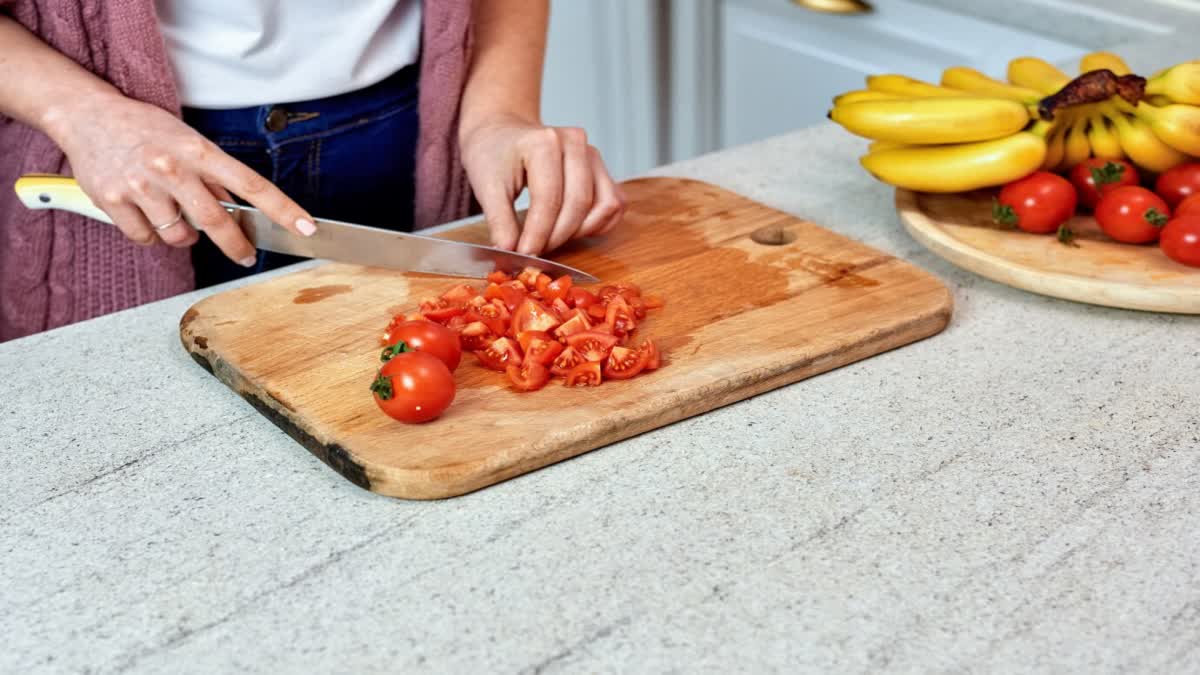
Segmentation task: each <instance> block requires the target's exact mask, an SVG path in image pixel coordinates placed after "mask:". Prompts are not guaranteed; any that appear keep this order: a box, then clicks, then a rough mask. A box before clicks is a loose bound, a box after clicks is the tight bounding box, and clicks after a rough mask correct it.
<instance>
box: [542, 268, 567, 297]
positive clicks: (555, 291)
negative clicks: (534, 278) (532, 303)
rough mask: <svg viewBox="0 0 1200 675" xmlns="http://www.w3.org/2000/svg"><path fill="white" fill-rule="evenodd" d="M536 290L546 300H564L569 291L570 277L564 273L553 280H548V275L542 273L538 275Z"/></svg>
mask: <svg viewBox="0 0 1200 675" xmlns="http://www.w3.org/2000/svg"><path fill="white" fill-rule="evenodd" d="M537 290H538V293H541V295H542V298H543V299H545V300H546V302H554V301H555V300H563V301H564V302H565V301H566V300H567V298H568V296H569V295H570V292H571V277H569V276H565V275H564V276H561V277H559V278H557V279H555V280H554V281H550V277H548V276H546V275H545V274H543V275H541V276H539V277H538V282H537Z"/></svg>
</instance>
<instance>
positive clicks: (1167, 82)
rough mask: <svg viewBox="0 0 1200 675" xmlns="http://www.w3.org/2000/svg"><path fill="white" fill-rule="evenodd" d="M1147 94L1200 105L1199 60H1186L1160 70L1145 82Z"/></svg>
mask: <svg viewBox="0 0 1200 675" xmlns="http://www.w3.org/2000/svg"><path fill="white" fill-rule="evenodd" d="M1146 95H1147V96H1165V97H1167V98H1168V99H1170V100H1171V101H1172V102H1174V103H1187V104H1189V105H1200V62H1196V61H1188V62H1187V63H1181V64H1179V65H1177V66H1172V67H1170V68H1168V69H1167V70H1165V71H1161V72H1160V73H1158V74H1157V75H1155V76H1154V77H1151V78H1150V79H1149V80H1147V82H1146Z"/></svg>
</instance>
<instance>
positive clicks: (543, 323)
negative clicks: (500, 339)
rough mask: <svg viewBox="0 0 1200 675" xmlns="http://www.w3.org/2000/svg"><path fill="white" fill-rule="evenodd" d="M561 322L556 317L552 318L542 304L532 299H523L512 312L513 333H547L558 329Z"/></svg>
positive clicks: (550, 313)
mask: <svg viewBox="0 0 1200 675" xmlns="http://www.w3.org/2000/svg"><path fill="white" fill-rule="evenodd" d="M561 323H562V322H561V321H559V319H558V317H556V316H554V314H553V312H551V311H550V310H548V309H546V306H545V305H543V304H542V303H540V302H538V301H537V300H534V299H533V298H525V299H524V300H523V301H522V302H521V306H520V307H517V310H516V311H515V312H513V316H512V330H513V332H514V333H523V332H525V331H527V330H540V331H545V332H549V331H552V330H554V329H555V328H557V327H558V325H559V324H561Z"/></svg>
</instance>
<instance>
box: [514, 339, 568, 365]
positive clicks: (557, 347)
mask: <svg viewBox="0 0 1200 675" xmlns="http://www.w3.org/2000/svg"><path fill="white" fill-rule="evenodd" d="M517 342H520V343H521V351H522V352H524V353H525V360H526V361H530V360H532V361H537V362H538V363H541V364H543V365H547V366H548V365H550V364H551V363H553V362H554V359H555V358H557V357H558V355H559V354H561V353H562V350H563V346H562V343H561V342H559V341H558V340H555V339H554V338H552V337H550V336H549V335H548V334H546V333H543V332H541V331H536V330H531V331H526V332H524V333H521V334H520V335H519V336H517Z"/></svg>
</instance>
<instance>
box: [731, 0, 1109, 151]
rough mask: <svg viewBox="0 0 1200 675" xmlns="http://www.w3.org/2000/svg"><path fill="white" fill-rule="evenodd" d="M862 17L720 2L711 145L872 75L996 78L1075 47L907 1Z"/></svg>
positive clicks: (767, 126) (816, 118)
mask: <svg viewBox="0 0 1200 675" xmlns="http://www.w3.org/2000/svg"><path fill="white" fill-rule="evenodd" d="M871 4H872V5H873V6H874V8H875V10H874V11H873V12H870V13H867V14H854V15H836V14H822V13H818V12H813V11H811V10H807V9H803V8H801V7H799V6H797V5H796V4H794V3H792V2H791V1H790V0H724V1H723V2H722V3H721V5H720V8H719V10H720V12H721V16H720V17H719V18H718V22H719V25H720V51H721V56H720V58H719V69H720V73H719V77H720V83H721V86H720V87H719V89H720V92H719V94H718V95H717V97H716V100H714V101H713V102H712V104H713V105H715V106H716V107H717V109H718V110H719V118H720V121H719V124H718V125H716V126H717V137H716V138H715V139H713V141H714V144H715V146H716V147H726V146H729V145H737V144H740V143H746V142H749V141H754V140H757V139H760V138H765V137H767V136H771V135H775V134H778V133H782V132H785V131H789V130H792V129H796V128H800V127H805V126H810V125H813V124H816V123H818V122H820V121H821V120H823V119H824V117H825V114H826V112H827V111H828V109H829V105H830V99H831V98H832V97H833V96H835V95H837V94H839V93H841V92H844V91H848V90H851V89H857V88H861V87H863V86H864V78H865V77H866V76H867V75H870V74H877V73H903V74H905V75H910V76H912V77H917V78H921V79H925V80H929V81H932V82H937V80H938V79H939V78H940V76H941V71H942V70H943V69H944V68H946V67H948V66H951V65H966V66H972V67H974V68H978V69H980V70H982V71H984V72H987V73H989V74H991V75H993V76H1003V74H1004V69H1005V66H1006V64H1007V62H1008V61H1009V60H1010V59H1011V58H1013V57H1017V56H1022V55H1027V54H1036V55H1038V56H1040V57H1042V58H1044V59H1046V60H1048V61H1051V62H1058V61H1063V60H1068V59H1073V58H1076V57H1077V56H1079V55H1081V54H1083V53H1084V51H1086V50H1085V49H1084V48H1082V47H1079V46H1075V45H1069V44H1064V43H1062V42H1056V41H1053V40H1049V39H1047V38H1044V37H1041V36H1038V35H1035V34H1032V33H1027V32H1021V31H1018V30H1015V29H1012V28H1007V27H1005V26H1000V25H997V24H994V23H989V22H985V21H980V20H978V19H973V18H970V17H966V16H962V15H959V14H953V13H951V12H947V11H945V10H940V9H935V8H931V7H927V6H925V5H922V4H918V3H916V2H910V1H909V0H873V1H872V3H871Z"/></svg>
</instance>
